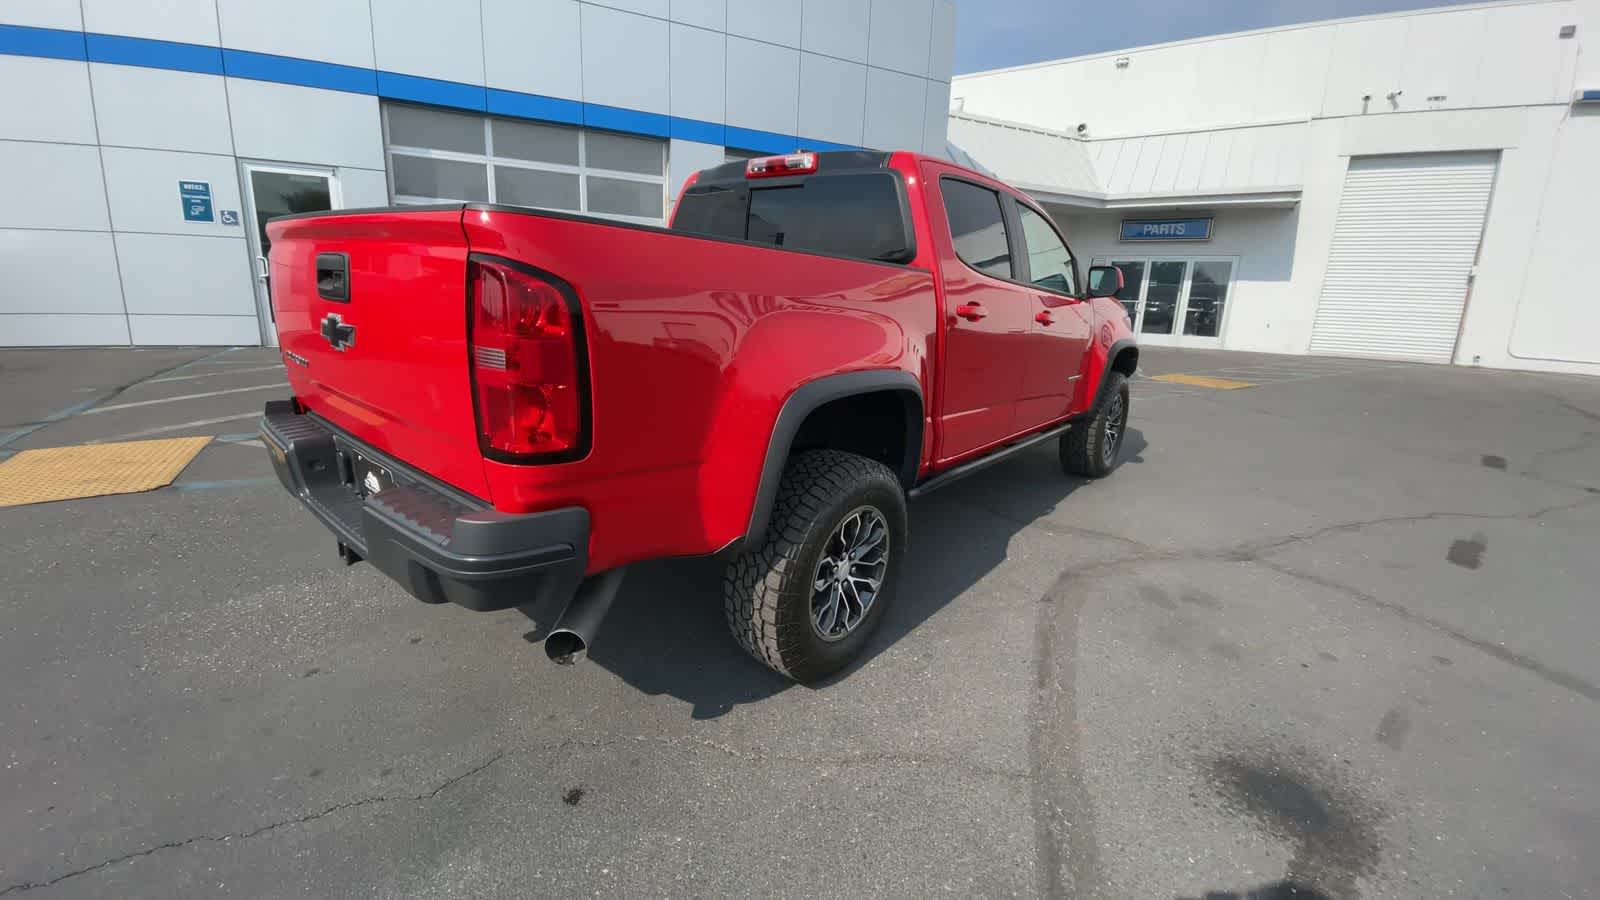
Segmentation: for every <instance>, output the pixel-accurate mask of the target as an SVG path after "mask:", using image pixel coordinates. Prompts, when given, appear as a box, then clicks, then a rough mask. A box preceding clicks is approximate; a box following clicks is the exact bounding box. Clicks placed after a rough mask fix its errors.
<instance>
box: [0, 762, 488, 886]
mask: <svg viewBox="0 0 1600 900" xmlns="http://www.w3.org/2000/svg"><path fill="white" fill-rule="evenodd" d="M505 755H506V751H504V750H501V751H499V752H498V753H496V754H495V755H493V756H491V757H489V758H488V759H487V760H484V761H483V762H481V763H479V764H477V765H476V766H473V767H472V768H470V769H468V770H466V771H465V772H462V773H461V774H459V775H455V776H452V777H450V778H448V779H446V780H444V781H443V782H441V783H440V784H439V786H438V787H435V788H433V789H432V790H429V791H424V792H422V793H420V794H406V795H401V796H392V797H390V796H383V797H363V798H361V799H359V800H347V801H345V802H344V803H335V804H334V805H332V806H329V807H326V808H324V809H321V810H318V811H316V812H312V813H306V814H305V815H301V816H295V817H293V818H289V819H282V820H280V821H277V822H272V823H270V824H267V825H262V826H260V827H258V828H253V829H251V830H249V831H241V832H234V833H229V834H200V835H195V836H194V837H187V838H183V839H182V840H176V841H165V842H163V843H160V844H155V845H153V846H150V847H145V848H143V849H141V850H135V851H133V852H132V853H124V854H122V855H121V856H114V857H112V858H111V859H107V860H103V861H101V862H97V863H95V864H94V865H90V866H84V867H83V868H80V869H73V870H72V871H70V872H66V873H63V874H61V875H57V876H55V877H54V878H50V879H47V880H45V881H23V882H18V883H17V884H13V885H10V886H9V887H6V888H4V889H0V897H3V896H5V895H7V894H20V893H23V892H24V891H31V890H34V889H35V888H42V887H51V886H53V885H57V884H60V883H61V882H63V881H66V880H68V879H71V878H77V877H78V876H80V875H87V874H89V873H90V872H97V871H99V870H101V869H106V868H110V867H111V866H114V865H117V864H118V863H123V862H127V861H129V860H132V859H139V858H141V857H145V856H151V855H153V854H156V853H160V852H161V851H163V850H175V849H178V848H180V847H188V846H191V845H193V844H206V843H220V842H226V841H243V840H249V839H250V838H253V837H258V836H260V835H263V834H266V833H268V832H272V831H277V830H278V829H280V828H288V827H290V826H293V825H304V824H306V823H307V822H314V821H316V820H317V819H321V818H323V817H325V816H330V815H333V814H334V813H337V812H343V811H345V810H347V809H358V808H360V807H363V806H377V805H381V804H384V803H401V802H417V803H421V802H426V801H428V800H432V799H434V798H435V797H437V796H439V795H440V794H442V793H444V792H445V791H447V790H449V789H450V788H452V787H454V786H455V785H457V784H460V783H461V782H463V781H465V780H467V779H468V778H471V777H472V776H474V775H477V774H478V773H480V772H482V771H484V770H485V769H487V768H489V767H490V766H492V765H494V764H495V763H498V762H499V761H500V760H502V759H504V758H505Z"/></svg>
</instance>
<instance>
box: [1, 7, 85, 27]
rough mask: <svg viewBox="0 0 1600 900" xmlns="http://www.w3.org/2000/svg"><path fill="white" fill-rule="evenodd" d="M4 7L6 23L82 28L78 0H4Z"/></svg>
mask: <svg viewBox="0 0 1600 900" xmlns="http://www.w3.org/2000/svg"><path fill="white" fill-rule="evenodd" d="M4 9H5V22H6V24H7V25H28V26H31V27H33V28H65V29H67V30H68V31H80V30H82V28H83V9H82V7H81V6H79V5H78V0H6V4H5V7H4Z"/></svg>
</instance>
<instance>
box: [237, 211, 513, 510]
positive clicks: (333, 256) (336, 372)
mask: <svg viewBox="0 0 1600 900" xmlns="http://www.w3.org/2000/svg"><path fill="white" fill-rule="evenodd" d="M267 231H268V234H269V235H270V236H271V240H272V259H271V285H272V304H273V309H274V310H275V315H276V317H277V327H278V339H279V342H280V343H281V345H282V349H283V353H284V358H285V360H286V362H287V369H288V375H289V384H290V386H291V387H292V388H293V390H294V393H295V396H296V397H297V398H298V399H299V401H300V402H301V404H303V405H304V406H305V407H306V408H307V409H309V410H310V411H311V412H313V413H316V414H317V415H320V416H322V417H323V418H324V419H327V420H328V421H329V422H331V423H332V424H334V425H336V426H338V427H340V428H343V429H344V430H346V431H348V432H349V433H351V434H352V435H354V436H355V437H357V438H360V439H361V440H363V441H365V442H367V443H369V444H371V445H373V446H374V447H376V448H378V449H380V450H382V451H384V452H386V453H389V454H391V455H392V456H394V457H396V458H398V459H400V460H402V461H404V462H406V463H409V464H411V465H413V466H415V467H417V468H418V469H421V470H423V471H424V472H427V473H428V474H430V475H432V476H434V477H436V478H438V479H440V480H442V481H444V482H446V483H448V484H451V485H453V486H455V487H457V488H459V489H461V490H463V491H466V492H467V493H469V494H473V495H475V496H478V497H483V498H486V499H487V498H488V497H489V489H488V484H487V483H486V481H485V478H484V472H483V463H482V459H481V457H480V455H479V451H478V435H477V426H476V423H475V420H474V418H473V411H472V395H473V394H472V384H471V381H470V374H469V371H468V350H467V298H466V284H467V240H466V235H465V234H464V233H463V231H462V227H461V208H460V207H452V208H450V209H447V210H442V209H438V208H429V209H419V210H414V211H412V210H406V211H399V210H386V211H382V212H369V213H352V214H349V215H339V214H337V213H335V214H331V215H320V216H315V217H309V218H304V219H280V220H277V221H274V222H272V223H270V224H269V225H268V226H267ZM341 272H342V274H341Z"/></svg>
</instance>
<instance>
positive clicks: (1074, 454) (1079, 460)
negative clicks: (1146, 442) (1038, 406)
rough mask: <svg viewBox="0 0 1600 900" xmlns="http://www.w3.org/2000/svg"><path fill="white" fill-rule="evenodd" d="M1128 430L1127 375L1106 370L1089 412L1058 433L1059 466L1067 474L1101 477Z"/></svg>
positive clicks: (1114, 459)
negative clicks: (1062, 432)
mask: <svg viewBox="0 0 1600 900" xmlns="http://www.w3.org/2000/svg"><path fill="white" fill-rule="evenodd" d="M1127 430H1128V377H1127V376H1126V375H1123V374H1122V373H1121V372H1115V371H1113V372H1107V373H1106V383H1105V384H1104V385H1103V386H1101V388H1100V396H1099V397H1097V398H1096V399H1095V404H1094V407H1093V408H1092V409H1090V410H1089V414H1088V415H1086V416H1084V417H1083V418H1082V419H1081V420H1079V421H1078V422H1076V423H1074V424H1073V426H1072V428H1071V429H1070V430H1069V431H1067V433H1066V434H1064V435H1062V436H1061V445H1060V454H1061V468H1063V469H1065V470H1066V471H1067V473H1068V474H1069V475H1083V476H1085V477H1088V478H1101V477H1104V476H1105V475H1108V474H1110V472H1111V469H1112V467H1113V466H1115V465H1116V463H1117V454H1118V453H1120V452H1121V451H1122V439H1123V437H1124V436H1125V435H1126V432H1127Z"/></svg>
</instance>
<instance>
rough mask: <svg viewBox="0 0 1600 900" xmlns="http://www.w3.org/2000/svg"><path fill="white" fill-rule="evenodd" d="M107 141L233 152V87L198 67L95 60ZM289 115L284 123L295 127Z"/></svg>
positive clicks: (92, 69)
mask: <svg viewBox="0 0 1600 900" xmlns="http://www.w3.org/2000/svg"><path fill="white" fill-rule="evenodd" d="M89 80H90V81H91V82H92V83H93V84H94V99H95V104H94V108H95V115H96V118H97V119H98V120H99V123H100V140H101V142H102V143H105V144H108V145H112V146H117V147H149V148H153V149H158V150H189V151H194V152H196V153H224V154H231V153H233V136H232V134H230V133H229V131H228V92H227V90H226V89H225V88H224V87H223V84H222V79H221V78H218V77H217V76H215V75H201V74H199V73H196V72H171V71H167V70H165V69H145V68H141V67H138V66H116V65H108V64H106V63H90V64H89ZM291 122H292V120H285V122H284V123H283V127H293V126H292V124H291Z"/></svg>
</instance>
